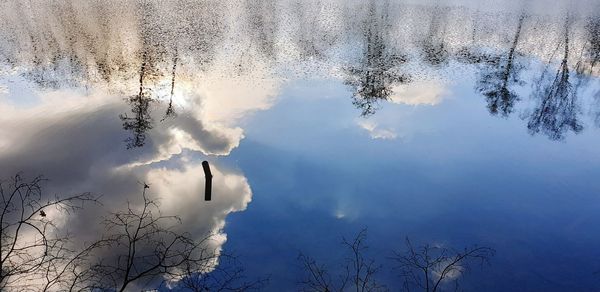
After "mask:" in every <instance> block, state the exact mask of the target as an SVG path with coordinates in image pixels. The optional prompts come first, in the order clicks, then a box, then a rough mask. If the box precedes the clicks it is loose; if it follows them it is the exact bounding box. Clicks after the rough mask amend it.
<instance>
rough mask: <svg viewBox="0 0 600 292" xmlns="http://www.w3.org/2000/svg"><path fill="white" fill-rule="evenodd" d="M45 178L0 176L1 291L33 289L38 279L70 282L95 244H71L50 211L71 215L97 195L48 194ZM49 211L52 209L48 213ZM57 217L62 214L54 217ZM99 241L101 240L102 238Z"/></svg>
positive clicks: (48, 285) (45, 283) (51, 283)
mask: <svg viewBox="0 0 600 292" xmlns="http://www.w3.org/2000/svg"><path fill="white" fill-rule="evenodd" d="M43 182H44V179H43V178H41V177H36V178H34V179H32V180H29V181H28V180H25V179H24V178H22V177H21V175H16V176H14V177H13V178H12V179H11V180H10V181H0V197H1V199H2V200H1V201H0V212H1V214H0V290H2V291H5V290H9V289H17V288H18V289H20V291H24V289H31V287H30V286H33V285H34V284H33V283H31V284H28V283H30V282H32V281H37V282H36V283H37V284H40V283H41V285H42V286H43V287H45V289H44V290H43V291H46V289H48V290H49V289H50V288H54V287H56V286H59V285H60V284H64V283H63V282H64V281H65V278H66V275H67V274H69V272H70V271H71V270H72V269H76V267H77V264H78V263H79V261H80V260H81V259H83V257H84V256H85V255H86V252H87V251H89V249H84V250H83V251H81V252H79V253H77V252H74V251H72V250H71V249H70V248H69V244H68V243H69V241H70V239H69V236H68V235H65V236H63V235H61V233H60V232H59V228H58V226H57V224H56V222H55V221H53V220H52V219H51V218H49V216H48V213H49V212H58V213H59V214H61V215H64V214H66V215H68V214H70V213H71V212H73V211H76V210H79V209H82V208H83V207H84V204H85V203H97V202H98V201H97V197H95V196H93V195H91V194H89V193H83V194H78V195H73V196H69V197H64V198H60V197H58V196H57V197H55V198H51V199H48V198H46V197H45V196H44V195H43V192H42V183H43ZM47 212H48V213H47ZM53 217H54V218H56V216H53ZM98 244H99V243H98Z"/></svg>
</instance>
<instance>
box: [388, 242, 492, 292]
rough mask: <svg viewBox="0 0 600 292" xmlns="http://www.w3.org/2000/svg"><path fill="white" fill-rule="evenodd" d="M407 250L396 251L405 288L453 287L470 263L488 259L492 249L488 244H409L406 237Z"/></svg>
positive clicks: (427, 290) (428, 290)
mask: <svg viewBox="0 0 600 292" xmlns="http://www.w3.org/2000/svg"><path fill="white" fill-rule="evenodd" d="M406 247H407V250H406V251H405V252H396V253H395V256H394V257H393V259H394V260H395V261H396V262H397V263H398V266H397V268H398V269H399V270H400V276H401V277H402V278H403V279H404V289H405V290H406V291H413V290H422V291H426V292H436V291H444V290H447V289H446V288H450V289H448V290H454V291H457V290H458V287H459V280H460V278H461V277H462V276H463V275H464V274H465V272H466V271H468V269H469V268H470V267H471V265H472V264H473V263H480V264H484V263H489V259H490V258H491V257H493V256H494V253H495V251H494V250H493V249H491V248H489V247H478V246H474V247H470V248H465V249H463V250H454V249H451V248H446V247H440V246H430V245H425V246H421V247H418V248H415V247H413V245H412V243H411V242H410V240H408V238H407V239H406Z"/></svg>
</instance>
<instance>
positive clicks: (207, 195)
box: [202, 160, 212, 201]
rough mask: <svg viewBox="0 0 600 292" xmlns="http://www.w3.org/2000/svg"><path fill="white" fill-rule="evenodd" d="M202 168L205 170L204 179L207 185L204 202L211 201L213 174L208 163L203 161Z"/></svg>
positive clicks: (205, 186)
mask: <svg viewBox="0 0 600 292" xmlns="http://www.w3.org/2000/svg"><path fill="white" fill-rule="evenodd" d="M202 168H203V169H204V178H205V179H206V183H205V185H204V200H205V201H210V197H211V192H212V173H211V172H210V166H209V165H208V161H206V160H205V161H202Z"/></svg>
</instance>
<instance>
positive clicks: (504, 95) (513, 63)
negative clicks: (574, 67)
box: [475, 15, 525, 117]
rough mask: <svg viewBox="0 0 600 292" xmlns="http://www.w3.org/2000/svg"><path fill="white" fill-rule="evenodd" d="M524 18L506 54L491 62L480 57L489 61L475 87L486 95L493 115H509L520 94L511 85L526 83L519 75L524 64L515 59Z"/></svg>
mask: <svg viewBox="0 0 600 292" xmlns="http://www.w3.org/2000/svg"><path fill="white" fill-rule="evenodd" d="M524 19H525V16H524V15H521V17H519V23H518V25H517V30H516V33H515V37H514V38H513V42H512V45H511V47H510V49H509V51H508V53H507V54H506V55H503V56H499V57H498V58H496V59H494V60H493V61H491V62H490V61H489V60H490V59H489V58H481V59H479V60H481V61H488V62H486V63H487V65H486V66H485V67H484V68H483V69H482V72H481V74H480V77H479V79H478V81H477V84H476V86H475V88H476V90H477V91H479V92H480V93H481V94H483V95H484V96H485V99H486V101H487V104H488V105H487V108H488V110H489V112H490V113H491V114H492V115H497V114H498V113H500V115H502V116H504V117H507V116H508V115H509V114H510V113H512V111H513V107H514V104H515V102H516V101H517V100H519V96H518V95H517V94H516V93H515V92H514V90H513V89H512V88H511V87H512V86H513V85H522V84H523V83H524V82H523V80H521V79H520V77H519V74H520V72H521V71H522V70H523V68H524V66H523V65H521V64H520V63H518V62H517V60H516V59H515V58H516V57H517V52H516V48H517V46H518V44H519V39H520V37H521V29H522V27H523V21H524Z"/></svg>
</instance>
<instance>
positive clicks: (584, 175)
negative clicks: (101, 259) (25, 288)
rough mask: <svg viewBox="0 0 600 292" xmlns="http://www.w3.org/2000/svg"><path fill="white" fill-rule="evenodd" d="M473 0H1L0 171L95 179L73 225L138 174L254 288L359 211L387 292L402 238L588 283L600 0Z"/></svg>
mask: <svg viewBox="0 0 600 292" xmlns="http://www.w3.org/2000/svg"><path fill="white" fill-rule="evenodd" d="M488 2H489V3H487V2H485V1H484V2H480V1H448V2H444V3H438V2H431V3H424V4H417V3H413V1H348V2H345V1H316V0H315V1H309V2H305V3H304V2H303V3H300V2H295V1H222V2H219V3H216V2H215V3H212V2H211V3H208V2H200V1H173V2H163V1H128V2H124V3H120V4H118V5H117V4H116V3H114V2H113V1H100V2H95V3H91V2H90V3H88V2H77V3H76V2H72V3H67V2H65V3H46V2H41V1H39V2H36V1H33V2H30V3H24V2H17V1H5V2H3V3H0V7H1V8H2V9H0V11H1V12H0V16H1V19H2V20H1V21H0V36H1V37H2V39H3V40H2V41H0V60H1V61H0V66H1V68H0V165H2V167H1V168H0V176H1V177H4V178H6V177H10V176H11V175H14V174H15V173H17V172H24V173H26V174H29V175H38V174H42V175H45V176H46V177H48V178H49V179H50V183H49V184H48V187H49V190H48V193H73V192H84V191H90V192H94V193H98V194H102V195H103V201H104V205H103V206H102V207H100V208H98V210H93V212H87V213H85V214H77V215H73V216H74V217H70V218H66V217H65V218H63V217H57V218H56V220H59V221H60V222H61V225H60V226H64V227H65V228H68V229H70V230H71V231H72V232H73V233H74V234H77V238H81V239H83V240H85V239H89V238H91V237H92V236H93V235H94V234H96V233H98V232H100V231H99V228H100V227H99V221H98V218H100V217H101V216H102V215H101V214H103V213H102V212H107V211H109V210H111V209H113V208H116V207H118V206H122V205H123V204H125V202H127V201H130V200H133V198H135V196H136V195H138V194H137V192H138V191H139V190H138V187H139V185H138V184H139V182H148V183H149V184H150V186H151V191H152V195H153V196H155V197H157V198H160V199H161V202H162V203H161V209H162V211H163V212H164V213H165V214H174V215H178V216H180V217H181V218H182V221H183V224H182V225H181V227H179V228H181V229H182V230H185V231H187V232H190V233H191V234H192V235H193V236H196V237H198V238H201V237H202V236H204V235H205V234H207V233H211V232H212V233H216V234H218V238H217V239H216V240H215V241H214V242H211V247H213V248H215V249H218V250H221V249H224V250H225V251H228V252H233V253H235V254H238V255H239V257H240V259H241V260H242V262H243V263H244V266H245V267H246V273H247V274H248V275H247V276H248V277H250V278H252V277H262V276H265V275H270V283H269V285H268V286H266V287H265V288H264V289H265V290H266V291H288V290H296V289H298V288H299V286H298V281H299V280H300V279H299V275H300V274H302V272H303V271H302V270H301V267H300V266H299V265H298V262H297V260H296V258H297V255H298V253H299V252H303V253H306V254H310V255H311V256H314V257H315V258H318V259H320V260H322V261H323V262H324V263H327V264H329V265H331V267H333V269H336V267H338V266H337V265H336V263H337V261H339V259H341V258H342V259H343V257H344V254H343V250H341V249H340V248H339V243H340V240H341V237H342V236H346V237H351V236H352V235H353V234H356V232H357V231H358V230H360V229H361V228H365V227H366V228H368V244H369V247H370V250H369V254H370V255H371V256H373V257H374V258H375V259H377V260H378V261H379V262H380V263H381V264H383V265H384V266H385V267H386V269H384V270H383V271H382V272H381V273H379V274H378V279H379V280H380V281H381V282H383V283H385V284H386V285H388V287H389V288H390V289H391V291H395V287H400V286H401V282H400V280H399V278H398V275H397V274H395V272H394V270H393V269H391V268H387V267H391V266H393V263H391V262H390V260H389V257H390V256H392V250H394V249H401V248H403V242H404V238H405V237H410V238H411V240H412V241H414V242H418V243H430V244H436V245H440V246H454V247H462V246H468V245H472V244H479V245H484V246H489V247H493V248H494V249H495V250H496V252H497V254H496V256H495V257H494V258H493V259H492V261H491V265H490V266H489V267H485V268H484V269H474V270H472V271H471V272H470V273H469V274H468V277H465V278H464V279H462V280H461V287H462V288H463V289H464V290H465V291H594V290H595V289H596V286H597V280H598V279H599V277H600V276H599V275H598V274H597V273H596V272H597V271H599V270H600V252H596V251H595V248H594V247H596V246H598V244H600V235H596V232H595V231H596V230H595V228H594V227H595V226H596V225H597V222H599V220H600V214H599V213H598V212H597V208H599V207H600V197H598V194H600V181H599V180H598V179H597V178H598V177H599V176H600V169H598V167H597V166H598V165H599V163H600V150H599V149H598V147H597V145H600V141H599V140H600V135H599V134H600V129H599V126H600V82H599V79H598V76H599V73H600V71H599V70H600V69H599V68H600V15H598V14H594V11H598V9H597V8H599V7H600V6H599V5H598V3H596V2H595V1H582V2H581V3H572V2H568V1H564V2H563V3H561V4H560V5H557V6H556V7H555V8H554V9H551V10H549V11H547V10H545V9H542V7H543V6H544V3H542V2H543V1H516V0H515V1H488ZM492 2H493V3H492ZM502 4H503V5H502ZM199 19H202V21H200V20H199ZM203 160H208V161H210V163H211V165H212V166H211V167H213V168H212V169H213V175H214V181H213V187H214V189H213V201H211V202H204V201H202V194H203V187H204V186H203V182H204V179H203V177H202V175H201V174H202V171H201V164H200V163H201V162H202V161H203ZM56 216H59V215H56ZM90 226H92V227H93V226H96V227H93V228H90ZM222 265H227V263H222ZM140 287H141V286H140ZM163 288H164V289H165V290H166V289H167V288H166V287H163Z"/></svg>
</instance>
